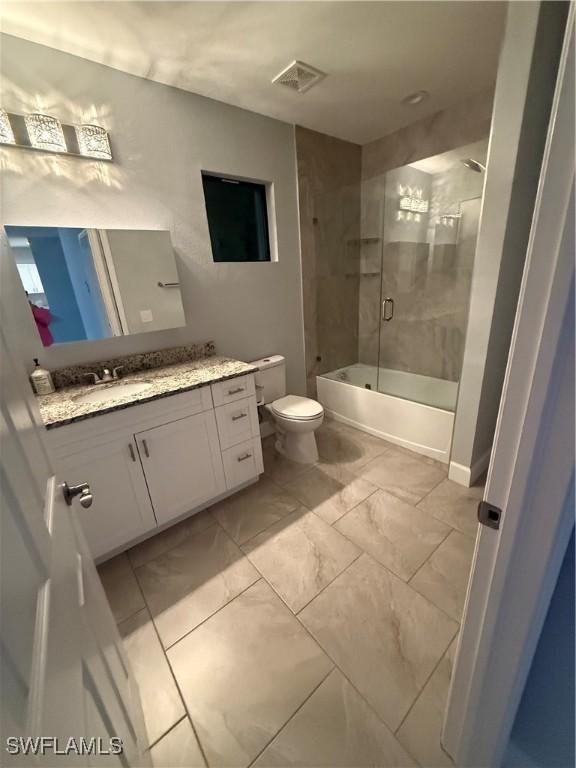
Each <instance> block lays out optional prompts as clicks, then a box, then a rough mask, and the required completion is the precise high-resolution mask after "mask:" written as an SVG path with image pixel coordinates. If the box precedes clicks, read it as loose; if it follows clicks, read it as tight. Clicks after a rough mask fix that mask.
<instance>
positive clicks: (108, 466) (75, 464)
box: [58, 435, 156, 557]
mask: <svg viewBox="0 0 576 768" xmlns="http://www.w3.org/2000/svg"><path fill="white" fill-rule="evenodd" d="M58 465H59V470H60V473H62V472H65V473H66V479H67V481H68V483H70V484H72V483H73V484H76V483H83V482H88V483H90V490H91V491H92V495H93V497H94V500H93V502H92V506H91V507H89V508H88V509H84V508H83V507H81V506H80V505H79V504H78V505H77V512H78V516H79V518H80V522H81V524H82V528H83V529H84V534H85V536H86V538H87V539H88V544H89V545H90V550H91V552H92V555H93V557H100V556H101V555H105V554H107V553H108V552H111V551H112V550H114V549H116V548H117V547H121V546H122V545H123V544H125V543H126V542H128V541H131V540H132V539H135V538H136V537H137V536H141V535H142V534H143V533H146V532H147V531H149V530H151V529H152V528H155V527H156V519H155V517H154V512H153V510H152V504H151V503H150V496H149V494H148V489H147V487H146V481H145V480H144V473H143V472H142V466H141V464H140V458H139V456H138V451H137V450H136V446H135V442H134V438H133V437H132V435H130V436H126V437H123V438H118V439H116V440H114V441H112V442H109V443H105V444H104V445H100V446H98V447H95V448H90V449H87V450H85V451H81V452H79V453H77V454H75V455H74V456H69V457H66V458H64V459H60V460H59V461H58Z"/></svg>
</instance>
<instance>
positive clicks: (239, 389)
mask: <svg viewBox="0 0 576 768" xmlns="http://www.w3.org/2000/svg"><path fill="white" fill-rule="evenodd" d="M239 392H244V387H236V389H229V390H228V394H229V395H237V394H238V393H239Z"/></svg>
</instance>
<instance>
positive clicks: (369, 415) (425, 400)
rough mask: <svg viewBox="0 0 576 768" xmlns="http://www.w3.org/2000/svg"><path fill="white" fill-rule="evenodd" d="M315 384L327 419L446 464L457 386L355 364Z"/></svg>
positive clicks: (331, 373)
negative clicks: (333, 419) (330, 418)
mask: <svg viewBox="0 0 576 768" xmlns="http://www.w3.org/2000/svg"><path fill="white" fill-rule="evenodd" d="M316 384H317V388H318V400H319V401H320V402H321V403H322V405H323V406H324V409H325V411H326V413H327V414H328V415H329V416H331V417H332V418H335V419H337V420H338V421H342V422H344V423H345V424H349V425H350V426H352V427H356V428H357V429H362V430H364V432H368V433H370V434H371V435H376V436H377V437H382V438H384V439H385V440H388V441H390V442H391V443H396V444H397V445H401V446H403V447H405V448H409V449H410V450H412V451H416V452H417V453H421V454H423V455H424V456H429V457H430V458H432V459H436V460H437V461H441V462H443V463H445V464H447V463H448V461H449V459H450V447H451V443H452V430H453V427H454V410H455V407H456V397H457V394H458V382H454V381H445V380H444V379H435V378H433V377H431V376H421V375H419V374H415V373H408V372H406V371H395V370H392V369H389V368H376V367H375V366H371V365H365V364H363V363H356V364H355V365H349V366H347V367H346V368H339V369H338V370H336V371H331V372H330V373H325V374H323V375H322V376H318V377H317V378H316Z"/></svg>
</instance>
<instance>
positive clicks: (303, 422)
mask: <svg viewBox="0 0 576 768" xmlns="http://www.w3.org/2000/svg"><path fill="white" fill-rule="evenodd" d="M251 365H253V366H255V367H256V368H258V373H256V374H255V377H254V378H255V380H256V396H257V398H258V403H259V405H260V404H261V405H263V406H264V407H265V408H266V410H267V411H268V413H269V414H270V416H271V417H272V420H273V422H274V427H275V430H276V443H275V445H276V450H277V451H278V452H279V453H281V454H282V455H283V456H286V458H287V459H291V460H292V461H297V462H298V463H299V464H313V463H314V462H315V461H318V448H317V446H316V438H315V436H314V432H315V431H316V430H317V429H318V427H319V426H320V425H321V424H322V422H323V421H324V408H323V407H322V406H321V405H320V403H318V402H316V400H311V399H310V398H309V397H299V396H298V395H287V394H286V361H285V360H284V358H283V357H282V355H272V356H271V357H264V358H262V359H261V360H253V361H252V363H251Z"/></svg>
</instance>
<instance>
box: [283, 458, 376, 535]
mask: <svg viewBox="0 0 576 768" xmlns="http://www.w3.org/2000/svg"><path fill="white" fill-rule="evenodd" d="M286 490H287V491H289V492H290V493H291V494H292V495H293V496H295V497H296V498H297V499H298V500H299V501H300V502H302V504H304V505H305V506H306V507H308V509H311V510H312V511H313V512H315V513H316V514H317V515H318V516H319V517H321V518H322V519H323V520H324V521H325V522H327V523H329V524H332V523H334V522H336V520H339V519H340V518H341V517H342V515H344V514H346V512H348V511H349V510H350V509H352V508H353V507H355V506H356V504H359V503H360V502H361V501H363V500H364V499H366V498H367V497H368V496H370V494H371V493H374V491H375V490H376V486H375V485H372V483H369V482H368V481H367V480H363V479H362V478H361V477H357V476H356V475H354V474H352V472H349V471H348V470H346V469H343V468H341V467H340V468H338V469H337V470H336V471H334V470H333V469H332V468H331V467H330V465H326V466H324V465H323V466H315V467H313V468H312V469H311V470H310V472H307V473H306V474H305V475H302V476H301V477H299V478H298V479H297V480H294V481H293V482H291V483H289V484H288V485H287V486H286Z"/></svg>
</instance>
